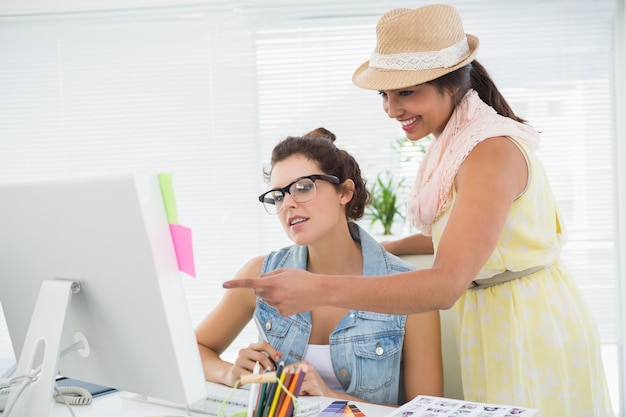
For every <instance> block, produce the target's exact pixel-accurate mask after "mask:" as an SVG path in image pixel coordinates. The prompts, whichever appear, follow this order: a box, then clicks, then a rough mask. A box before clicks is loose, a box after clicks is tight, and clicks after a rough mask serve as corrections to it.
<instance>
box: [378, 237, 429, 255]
mask: <svg viewBox="0 0 626 417" xmlns="http://www.w3.org/2000/svg"><path fill="white" fill-rule="evenodd" d="M380 244H381V245H383V247H384V248H385V250H387V252H389V253H392V254H394V255H396V256H400V255H427V254H432V253H433V252H434V250H433V240H432V238H431V237H430V236H424V235H423V234H421V233H419V234H415V235H410V236H407V237H404V238H402V239H398V240H389V241H384V242H380Z"/></svg>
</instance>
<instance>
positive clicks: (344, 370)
mask: <svg viewBox="0 0 626 417" xmlns="http://www.w3.org/2000/svg"><path fill="white" fill-rule="evenodd" d="M339 373H340V374H341V376H342V377H344V378H345V377H347V376H348V375H349V372H348V370H347V369H345V368H342V369H341V370H340V371H339Z"/></svg>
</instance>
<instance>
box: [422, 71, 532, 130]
mask: <svg viewBox="0 0 626 417" xmlns="http://www.w3.org/2000/svg"><path fill="white" fill-rule="evenodd" d="M428 83H429V84H432V85H434V86H435V87H436V88H437V90H438V91H439V92H440V93H443V92H444V91H456V93H455V94H454V96H453V99H454V103H455V105H456V104H459V102H460V101H461V99H463V97H464V96H465V94H466V93H467V92H468V91H469V90H470V89H474V90H476V92H477V93H478V96H479V97H480V99H481V100H482V101H484V102H485V103H487V104H488V105H489V106H491V107H492V108H493V109H494V110H495V111H496V112H497V113H498V114H499V115H500V116H504V117H508V118H510V119H513V120H515V121H517V122H520V123H525V122H526V120H524V119H522V118H521V117H517V116H516V115H515V113H513V110H512V109H511V106H509V103H507V102H506V100H505V99H504V97H503V96H502V94H501V93H500V91H498V88H497V87H496V84H495V83H494V82H493V80H492V79H491V77H490V76H489V73H488V72H487V70H486V69H485V67H483V66H482V64H480V63H479V62H478V61H476V60H474V61H472V62H471V63H469V64H467V65H465V66H463V67H461V68H459V69H456V70H454V71H452V72H449V73H447V74H445V75H442V76H441V77H439V78H436V79H434V80H432V81H428Z"/></svg>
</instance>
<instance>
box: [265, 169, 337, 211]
mask: <svg viewBox="0 0 626 417" xmlns="http://www.w3.org/2000/svg"><path fill="white" fill-rule="evenodd" d="M317 180H324V181H328V182H330V183H333V184H339V178H337V177H335V176H334V175H327V174H313V175H306V176H304V177H300V178H296V179H295V180H293V181H292V182H290V183H289V184H287V185H286V186H284V187H282V188H274V189H272V190H269V191H267V192H265V193H263V194H261V195H260V196H259V201H260V202H261V203H263V207H265V211H267V212H268V213H269V214H278V213H280V212H281V211H282V210H283V203H284V200H285V194H289V195H290V196H291V198H293V200H294V201H295V202H296V203H308V202H309V201H311V200H313V199H314V198H315V193H316V190H315V181H317Z"/></svg>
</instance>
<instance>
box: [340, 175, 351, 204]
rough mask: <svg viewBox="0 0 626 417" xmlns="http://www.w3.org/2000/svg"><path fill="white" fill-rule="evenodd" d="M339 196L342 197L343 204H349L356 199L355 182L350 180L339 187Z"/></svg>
mask: <svg viewBox="0 0 626 417" xmlns="http://www.w3.org/2000/svg"><path fill="white" fill-rule="evenodd" d="M339 195H340V196H341V203H342V204H348V203H349V202H350V201H352V197H354V181H352V179H350V178H348V179H347V180H345V181H344V182H343V183H341V186H340V187H339Z"/></svg>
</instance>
